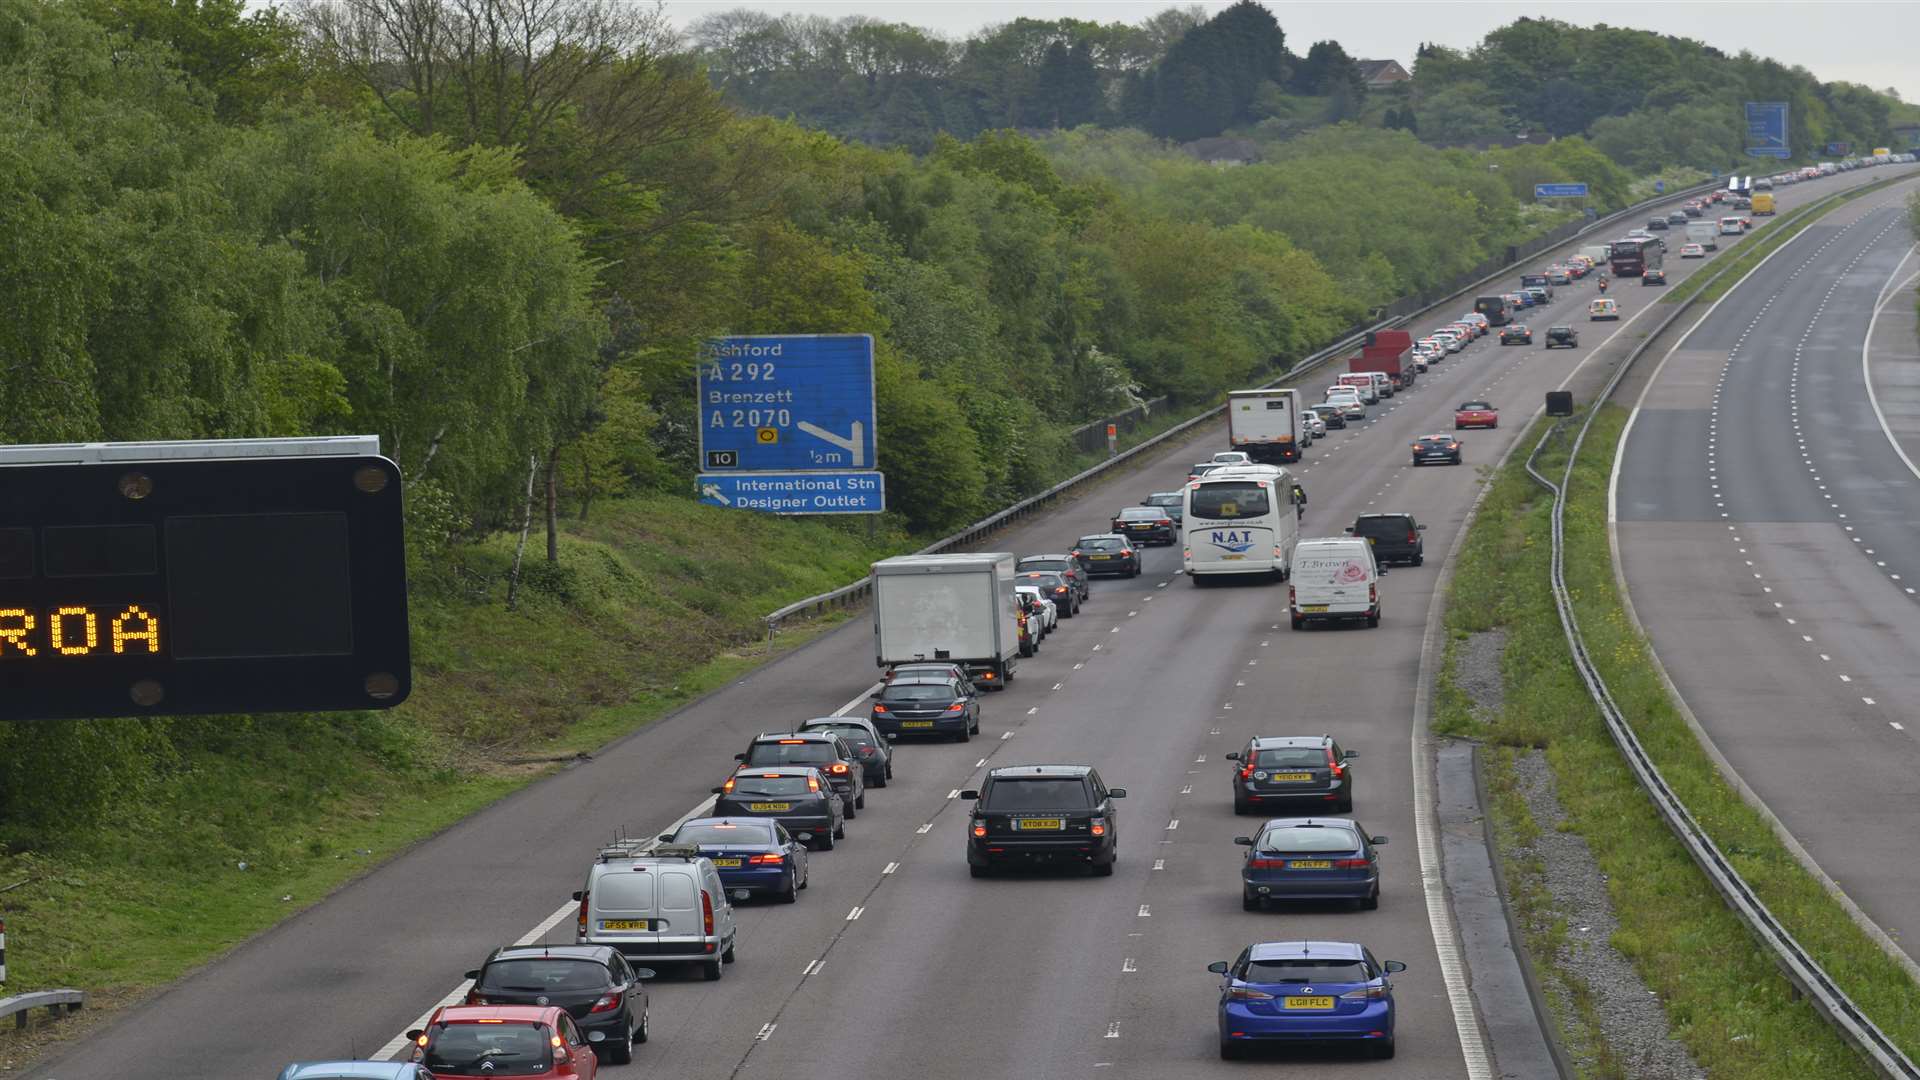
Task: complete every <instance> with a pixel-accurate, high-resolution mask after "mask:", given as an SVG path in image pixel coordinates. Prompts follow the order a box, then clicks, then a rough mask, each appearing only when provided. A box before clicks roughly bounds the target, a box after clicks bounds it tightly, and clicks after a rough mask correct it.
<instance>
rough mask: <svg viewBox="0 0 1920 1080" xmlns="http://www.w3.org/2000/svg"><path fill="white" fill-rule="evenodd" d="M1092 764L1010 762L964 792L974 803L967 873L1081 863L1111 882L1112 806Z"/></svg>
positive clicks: (1116, 794) (1121, 793) (1112, 795)
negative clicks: (1022, 865)
mask: <svg viewBox="0 0 1920 1080" xmlns="http://www.w3.org/2000/svg"><path fill="white" fill-rule="evenodd" d="M1126 795H1127V791H1126V789H1125V788H1109V787H1108V786H1107V785H1106V783H1105V782H1103V781H1102V780H1101V779H1100V774H1099V773H1097V772H1095V771H1094V769H1093V767H1092V766H1091V765H1012V766H1008V767H1006V768H1002V769H994V770H992V771H990V772H988V773H987V781H986V786H985V787H983V788H981V789H979V790H977V791H976V790H973V789H971V788H969V789H967V790H965V791H962V792H961V793H960V798H962V799H972V800H973V801H974V803H973V814H972V816H971V817H970V818H969V819H968V822H967V869H968V870H969V871H970V872H971V873H972V874H973V876H974V877H986V876H987V875H988V874H991V873H992V872H993V871H994V869H995V868H996V867H1000V866H1005V865H1008V864H1011V863H1038V862H1064V863H1079V864H1082V865H1085V866H1087V867H1088V868H1089V869H1091V870H1092V871H1093V873H1094V875H1095V876H1097V877H1110V876H1112V874H1113V863H1114V860H1115V859H1116V858H1118V857H1119V848H1118V844H1117V841H1116V833H1115V831H1114V810H1113V801H1114V800H1115V799H1123V798H1125V797H1126Z"/></svg>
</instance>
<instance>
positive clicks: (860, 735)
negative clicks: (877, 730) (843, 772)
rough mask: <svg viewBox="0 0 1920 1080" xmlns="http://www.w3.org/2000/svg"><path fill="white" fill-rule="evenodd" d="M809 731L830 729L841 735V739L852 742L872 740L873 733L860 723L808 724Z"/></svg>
mask: <svg viewBox="0 0 1920 1080" xmlns="http://www.w3.org/2000/svg"><path fill="white" fill-rule="evenodd" d="M806 730H808V731H830V732H832V733H833V734H835V735H838V736H840V739H841V741H843V742H850V743H863V742H872V741H873V733H872V732H870V731H868V730H867V729H866V728H864V727H861V726H860V725H859V724H808V725H807V726H806Z"/></svg>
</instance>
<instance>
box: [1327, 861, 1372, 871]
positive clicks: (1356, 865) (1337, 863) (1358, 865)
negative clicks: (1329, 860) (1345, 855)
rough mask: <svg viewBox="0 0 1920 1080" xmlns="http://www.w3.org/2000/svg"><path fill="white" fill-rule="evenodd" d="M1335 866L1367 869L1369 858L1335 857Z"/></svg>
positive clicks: (1341, 868) (1343, 868)
mask: <svg viewBox="0 0 1920 1080" xmlns="http://www.w3.org/2000/svg"><path fill="white" fill-rule="evenodd" d="M1333 868H1334V869H1335V870H1365V869H1366V868H1367V860H1365V859H1335V860H1333Z"/></svg>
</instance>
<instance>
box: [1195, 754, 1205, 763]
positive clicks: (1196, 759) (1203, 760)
mask: <svg viewBox="0 0 1920 1080" xmlns="http://www.w3.org/2000/svg"><path fill="white" fill-rule="evenodd" d="M1193 763H1194V764H1195V765H1204V764H1206V763H1207V755H1205V754H1201V755H1200V756H1199V757H1197V758H1194V759H1193Z"/></svg>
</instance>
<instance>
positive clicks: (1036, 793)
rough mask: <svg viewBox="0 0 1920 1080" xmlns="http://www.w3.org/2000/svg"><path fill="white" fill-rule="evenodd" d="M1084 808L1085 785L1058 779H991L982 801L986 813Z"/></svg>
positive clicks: (1085, 803)
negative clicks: (991, 783) (991, 811)
mask: <svg viewBox="0 0 1920 1080" xmlns="http://www.w3.org/2000/svg"><path fill="white" fill-rule="evenodd" d="M1088 805H1089V804H1088V802H1087V785H1086V783H1085V782H1084V781H1082V780H1078V779H1073V778H1061V777H1040V776H1036V777H1031V778H1025V779H1018V780H995V781H994V782H993V786H992V787H991V788H989V789H988V790H987V799H986V808H987V809H988V810H1078V809H1083V808H1085V807H1086V806H1088Z"/></svg>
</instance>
